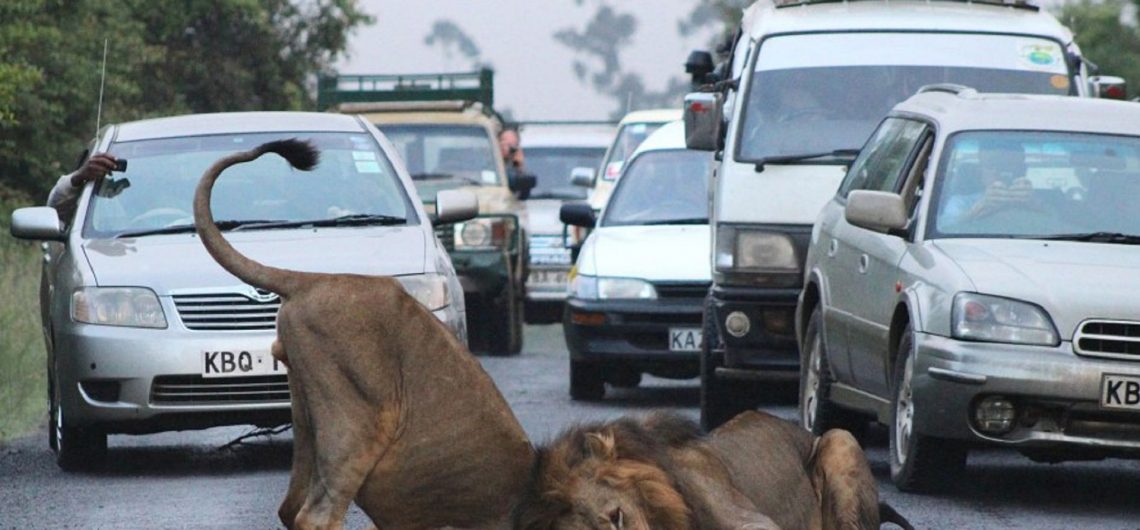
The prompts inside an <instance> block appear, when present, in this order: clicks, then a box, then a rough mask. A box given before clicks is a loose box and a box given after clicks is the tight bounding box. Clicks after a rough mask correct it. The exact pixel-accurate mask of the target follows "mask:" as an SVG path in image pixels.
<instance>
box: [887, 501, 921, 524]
mask: <svg viewBox="0 0 1140 530" xmlns="http://www.w3.org/2000/svg"><path fill="white" fill-rule="evenodd" d="M879 522H880V523H884V524H885V523H893V524H896V525H898V527H899V528H902V529H903V530H914V527H913V526H911V525H910V521H907V520H906V517H903V516H902V514H900V513H899V512H898V511H896V510H895V509H894V507H893V506H891V505H890V504H887V503H885V502H879Z"/></svg>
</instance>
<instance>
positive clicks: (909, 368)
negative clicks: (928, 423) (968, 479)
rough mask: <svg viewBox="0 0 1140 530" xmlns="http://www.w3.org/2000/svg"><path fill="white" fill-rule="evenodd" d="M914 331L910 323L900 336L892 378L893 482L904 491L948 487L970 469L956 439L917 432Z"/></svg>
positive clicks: (937, 489)
mask: <svg viewBox="0 0 1140 530" xmlns="http://www.w3.org/2000/svg"><path fill="white" fill-rule="evenodd" d="M914 349H915V344H914V330H913V329H912V328H911V326H910V325H909V324H908V325H907V327H906V329H905V330H903V333H902V337H901V338H900V339H899V350H898V351H899V355H898V360H897V361H896V362H895V370H894V378H893V380H892V383H893V385H892V388H893V399H892V403H891V424H890V425H889V430H890V451H889V452H890V461H891V481H892V482H894V483H895V486H896V487H898V489H899V490H901V491H915V492H931V491H939V490H943V489H945V488H946V487H947V486H949V485H951V484H953V483H954V482H955V481H956V479H958V478H959V477H960V476H961V475H962V473H963V471H964V470H965V468H966V455H967V451H966V448H965V447H964V446H963V445H962V444H960V443H957V442H954V441H953V440H943V439H939V438H931V437H928V436H923V435H921V434H919V433H916V432H914V418H915V417H916V415H918V414H920V413H921V411H917V410H915V405H914V399H913V398H914V389H913V374H914V356H915V351H914Z"/></svg>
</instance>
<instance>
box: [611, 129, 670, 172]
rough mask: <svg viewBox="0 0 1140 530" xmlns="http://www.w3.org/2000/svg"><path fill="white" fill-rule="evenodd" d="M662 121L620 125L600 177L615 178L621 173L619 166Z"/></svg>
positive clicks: (622, 164)
mask: <svg viewBox="0 0 1140 530" xmlns="http://www.w3.org/2000/svg"><path fill="white" fill-rule="evenodd" d="M662 125H665V124H664V123H637V122H633V123H627V124H625V125H622V126H621V129H620V130H619V131H618V133H617V137H615V138H614V143H613V145H612V146H610V149H609V151H608V152H607V153H606V161H605V164H604V165H603V166H602V178H603V179H605V180H616V179H617V178H618V175H621V168H622V166H624V165H625V162H626V160H629V157H630V156H631V155H633V152H634V151H636V150H637V148H638V147H639V146H640V145H641V142H644V141H645V139H646V138H649V135H651V134H653V133H654V132H656V131H657V129H660V128H661V126H662Z"/></svg>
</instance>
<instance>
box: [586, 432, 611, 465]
mask: <svg viewBox="0 0 1140 530" xmlns="http://www.w3.org/2000/svg"><path fill="white" fill-rule="evenodd" d="M586 452H587V453H589V454H590V456H593V457H594V458H601V459H604V460H613V459H615V458H617V451H616V447H615V443H614V434H613V433H612V432H604V433H602V432H592V433H589V434H587V435H586Z"/></svg>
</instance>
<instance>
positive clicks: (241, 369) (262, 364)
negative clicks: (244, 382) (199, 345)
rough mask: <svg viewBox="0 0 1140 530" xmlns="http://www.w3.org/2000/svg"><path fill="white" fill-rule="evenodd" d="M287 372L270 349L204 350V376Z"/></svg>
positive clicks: (236, 375) (237, 375)
mask: <svg viewBox="0 0 1140 530" xmlns="http://www.w3.org/2000/svg"><path fill="white" fill-rule="evenodd" d="M285 372H286V370H285V365H284V364H281V362H280V361H278V360H277V359H274V358H273V355H272V354H270V353H269V352H268V351H255V352H250V351H244V350H239V351H226V350H213V351H209V350H208V351H204V352H202V377H239V376H247V375H278V374H284V373H285Z"/></svg>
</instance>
